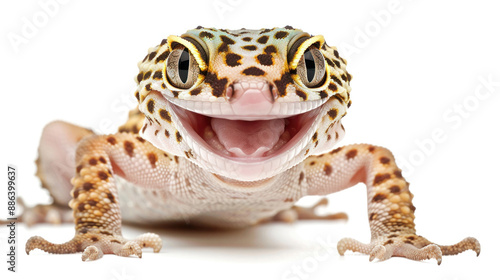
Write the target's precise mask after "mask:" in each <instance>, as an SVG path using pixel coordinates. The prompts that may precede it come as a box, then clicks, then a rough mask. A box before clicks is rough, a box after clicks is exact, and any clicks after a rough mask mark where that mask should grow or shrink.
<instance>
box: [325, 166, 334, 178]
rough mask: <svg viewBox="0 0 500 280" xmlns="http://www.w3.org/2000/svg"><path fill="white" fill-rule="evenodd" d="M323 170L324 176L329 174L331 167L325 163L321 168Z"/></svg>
mask: <svg viewBox="0 0 500 280" xmlns="http://www.w3.org/2000/svg"><path fill="white" fill-rule="evenodd" d="M323 171H324V172H325V175H326V176H330V175H331V174H332V172H333V167H332V166H331V165H330V164H328V163H325V167H324V168H323Z"/></svg>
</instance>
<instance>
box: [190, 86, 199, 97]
mask: <svg viewBox="0 0 500 280" xmlns="http://www.w3.org/2000/svg"><path fill="white" fill-rule="evenodd" d="M200 92H201V88H195V89H193V90H191V91H190V92H189V94H191V95H192V96H195V95H198V94H200Z"/></svg>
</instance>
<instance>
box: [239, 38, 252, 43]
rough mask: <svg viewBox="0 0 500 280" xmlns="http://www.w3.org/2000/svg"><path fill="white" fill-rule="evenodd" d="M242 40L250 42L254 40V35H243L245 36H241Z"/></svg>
mask: <svg viewBox="0 0 500 280" xmlns="http://www.w3.org/2000/svg"><path fill="white" fill-rule="evenodd" d="M241 40H243V41H245V42H250V41H252V37H243V38H241Z"/></svg>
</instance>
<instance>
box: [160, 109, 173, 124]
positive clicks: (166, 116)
mask: <svg viewBox="0 0 500 280" xmlns="http://www.w3.org/2000/svg"><path fill="white" fill-rule="evenodd" d="M159 113H160V117H161V118H162V119H164V120H166V121H167V122H172V118H171V117H170V113H169V112H168V111H166V110H164V109H160V111H159Z"/></svg>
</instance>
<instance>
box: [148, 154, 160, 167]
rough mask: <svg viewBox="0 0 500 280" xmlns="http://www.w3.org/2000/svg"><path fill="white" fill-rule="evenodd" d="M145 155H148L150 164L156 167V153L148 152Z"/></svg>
mask: <svg viewBox="0 0 500 280" xmlns="http://www.w3.org/2000/svg"><path fill="white" fill-rule="evenodd" d="M147 157H148V160H149V163H151V166H152V167H153V168H156V162H157V161H158V157H157V156H156V154H155V153H149V154H148V155H147Z"/></svg>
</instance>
